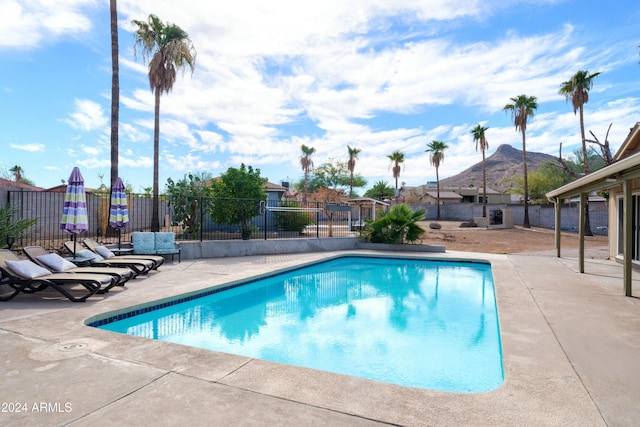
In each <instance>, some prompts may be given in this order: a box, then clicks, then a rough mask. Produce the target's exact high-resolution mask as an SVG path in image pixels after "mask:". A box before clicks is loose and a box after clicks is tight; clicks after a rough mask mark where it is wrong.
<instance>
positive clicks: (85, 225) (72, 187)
mask: <svg viewBox="0 0 640 427" xmlns="http://www.w3.org/2000/svg"><path fill="white" fill-rule="evenodd" d="M60 229H61V230H65V231H68V232H69V233H72V235H73V256H74V257H75V256H76V243H77V240H78V234H80V233H82V232H83V231H87V230H88V229H89V218H88V217H87V196H86V194H85V192H84V178H83V177H82V174H81V173H80V169H78V167H77V166H76V167H74V168H73V171H72V172H71V175H70V176H69V180H68V181H67V192H66V193H65V196H64V211H63V213H62V221H60Z"/></svg>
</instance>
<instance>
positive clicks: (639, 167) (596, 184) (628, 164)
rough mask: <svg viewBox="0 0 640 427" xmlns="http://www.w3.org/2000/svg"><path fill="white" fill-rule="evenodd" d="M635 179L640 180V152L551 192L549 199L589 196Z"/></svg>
mask: <svg viewBox="0 0 640 427" xmlns="http://www.w3.org/2000/svg"><path fill="white" fill-rule="evenodd" d="M635 178H640V152H637V153H635V154H632V155H631V156H629V157H627V158H624V159H622V160H618V161H617V162H615V163H613V164H611V165H609V166H605V167H604V168H602V169H598V170H597V171H595V172H592V173H590V174H589V175H585V176H583V177H582V178H578V179H576V180H575V181H573V182H570V183H568V184H565V185H563V186H562V187H559V188H556V189H555V190H552V191H549V192H548V193H547V198H549V199H550V200H554V199H555V200H557V199H567V198H570V197H573V196H577V195H580V194H583V193H587V194H588V193H591V192H593V191H601V190H606V189H608V188H612V187H616V186H618V185H620V184H622V183H623V182H624V181H625V180H628V179H635Z"/></svg>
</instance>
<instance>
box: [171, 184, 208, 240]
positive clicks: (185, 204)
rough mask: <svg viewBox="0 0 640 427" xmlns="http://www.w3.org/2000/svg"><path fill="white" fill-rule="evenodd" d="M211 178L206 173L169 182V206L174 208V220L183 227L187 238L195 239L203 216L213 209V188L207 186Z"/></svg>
mask: <svg viewBox="0 0 640 427" xmlns="http://www.w3.org/2000/svg"><path fill="white" fill-rule="evenodd" d="M210 178H211V177H210V176H209V175H208V174H206V173H202V174H199V175H197V174H191V173H189V174H187V175H185V177H184V179H181V180H180V181H177V182H174V181H173V180H172V179H171V178H169V179H168V180H167V194H168V197H169V206H173V220H174V221H175V222H177V223H179V224H180V225H181V226H182V230H183V231H184V235H185V237H189V238H193V237H196V236H197V235H198V233H199V232H200V229H201V226H202V224H201V214H202V213H203V212H208V211H209V210H210V209H211V207H212V201H213V188H211V187H210V186H209V185H207V182H208V181H210Z"/></svg>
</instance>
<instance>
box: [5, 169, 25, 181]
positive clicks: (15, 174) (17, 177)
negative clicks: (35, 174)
mask: <svg viewBox="0 0 640 427" xmlns="http://www.w3.org/2000/svg"><path fill="white" fill-rule="evenodd" d="M9 172H11V173H12V174H13V177H14V179H15V181H16V182H22V173H23V172H24V170H23V169H22V167H20V166H18V165H15V166H13V167H12V168H11V169H9Z"/></svg>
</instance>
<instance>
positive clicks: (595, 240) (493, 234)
mask: <svg viewBox="0 0 640 427" xmlns="http://www.w3.org/2000/svg"><path fill="white" fill-rule="evenodd" d="M435 222H437V223H438V224H440V225H441V227H442V228H441V229H440V230H432V229H430V228H429V224H431V223H435ZM461 223H462V221H422V222H420V226H421V227H422V228H424V229H425V230H427V233H426V237H425V238H424V240H423V243H425V244H431V245H444V246H445V247H446V249H447V250H453V251H466V252H484V253H493V254H513V253H527V252H541V251H555V234H554V233H555V231H554V230H549V229H545V228H536V227H532V228H523V227H521V226H515V227H514V228H511V229H486V228H464V227H460V224H461ZM578 244H579V240H578V233H576V232H567V231H563V232H561V248H562V250H563V251H564V250H565V249H577V248H578ZM607 245H608V237H607V236H600V235H598V236H586V237H585V248H602V251H603V252H606V251H607Z"/></svg>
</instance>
